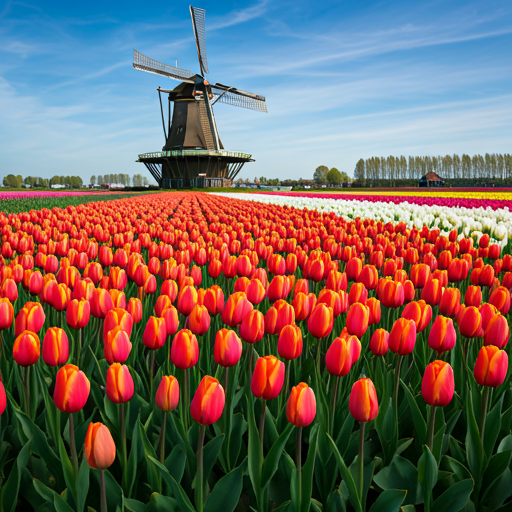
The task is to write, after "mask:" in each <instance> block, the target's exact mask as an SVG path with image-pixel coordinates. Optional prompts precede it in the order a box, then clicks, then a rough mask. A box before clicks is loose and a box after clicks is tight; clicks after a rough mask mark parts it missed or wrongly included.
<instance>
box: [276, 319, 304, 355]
mask: <svg viewBox="0 0 512 512" xmlns="http://www.w3.org/2000/svg"><path fill="white" fill-rule="evenodd" d="M277 351H278V352H279V355H280V356H281V357H282V358H283V359H288V360H291V359H297V357H299V356H300V355H301V353H302V332H301V330H300V327H299V326H298V325H293V324H292V325H285V326H284V327H283V329H282V330H281V333H280V334H279V339H278V341H277Z"/></svg>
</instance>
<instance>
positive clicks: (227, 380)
mask: <svg viewBox="0 0 512 512" xmlns="http://www.w3.org/2000/svg"><path fill="white" fill-rule="evenodd" d="M228 384H229V368H228V367H227V366H226V369H225V370H224V391H225V392H226V394H227V392H228Z"/></svg>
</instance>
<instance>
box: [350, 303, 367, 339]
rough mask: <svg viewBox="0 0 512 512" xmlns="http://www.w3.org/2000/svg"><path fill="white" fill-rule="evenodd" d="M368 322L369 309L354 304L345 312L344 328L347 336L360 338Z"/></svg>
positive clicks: (359, 304)
mask: <svg viewBox="0 0 512 512" xmlns="http://www.w3.org/2000/svg"><path fill="white" fill-rule="evenodd" d="M369 322H370V309H369V308H368V306H365V305H363V304H361V303H360V302H355V303H354V304H352V306H350V308H349V310H348V312H347V322H346V327H347V330H348V332H349V334H354V335H355V336H357V337H358V338H362V337H363V336H364V333H365V332H366V331H367V329H368V324H369Z"/></svg>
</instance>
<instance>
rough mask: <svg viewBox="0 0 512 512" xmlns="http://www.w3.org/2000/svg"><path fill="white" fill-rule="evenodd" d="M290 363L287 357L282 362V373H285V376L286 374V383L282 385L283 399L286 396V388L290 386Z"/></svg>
mask: <svg viewBox="0 0 512 512" xmlns="http://www.w3.org/2000/svg"><path fill="white" fill-rule="evenodd" d="M290 363H291V361H290V360H289V359H287V360H286V361H285V362H284V366H285V370H284V373H285V376H286V383H285V386H284V397H285V399H286V397H287V396H288V389H289V388H290Z"/></svg>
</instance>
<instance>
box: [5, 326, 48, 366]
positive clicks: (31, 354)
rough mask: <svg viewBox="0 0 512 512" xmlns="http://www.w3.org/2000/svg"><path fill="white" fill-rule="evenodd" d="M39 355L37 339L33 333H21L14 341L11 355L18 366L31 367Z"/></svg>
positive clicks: (39, 349)
mask: <svg viewBox="0 0 512 512" xmlns="http://www.w3.org/2000/svg"><path fill="white" fill-rule="evenodd" d="M40 353H41V346H40V342H39V337H38V336H37V334H36V333H34V332H31V331H23V332H22V333H21V334H20V335H18V336H17V338H16V340H15V341H14V345H13V348H12V354H13V356H14V360H15V361H16V362H17V363H18V364H19V365H20V366H32V365H33V364H35V363H36V362H37V360H38V359H39V355H40Z"/></svg>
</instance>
